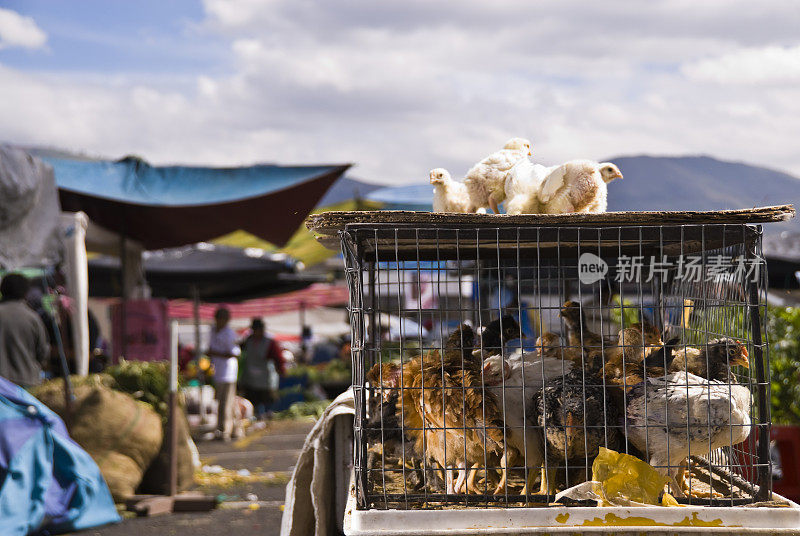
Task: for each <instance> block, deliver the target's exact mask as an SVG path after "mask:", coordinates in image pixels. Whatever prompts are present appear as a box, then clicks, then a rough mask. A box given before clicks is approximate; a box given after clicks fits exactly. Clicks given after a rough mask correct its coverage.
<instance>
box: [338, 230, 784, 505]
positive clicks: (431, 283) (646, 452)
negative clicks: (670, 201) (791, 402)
mask: <svg viewBox="0 0 800 536" xmlns="http://www.w3.org/2000/svg"><path fill="white" fill-rule="evenodd" d="M340 238H341V244H342V250H343V254H344V258H345V265H346V274H347V278H348V283H349V288H350V293H351V300H350V315H351V325H352V357H353V384H354V386H353V387H354V394H355V405H356V416H355V426H354V441H355V448H354V450H355V471H356V499H357V504H358V507H359V508H361V509H371V508H399V509H410V508H442V507H448V506H449V507H455V506H469V507H479V506H530V505H532V504H533V505H536V504H540V505H542V506H544V505H547V504H550V503H552V502H553V501H554V499H555V495H556V493H557V492H559V491H562V490H565V489H568V488H571V487H572V486H575V485H578V484H580V483H582V482H586V481H590V480H592V478H593V463H594V461H595V459H596V458H597V456H598V454H599V453H600V452H605V451H603V450H602V449H604V448H607V449H610V450H612V451H616V452H619V453H625V454H629V455H632V456H635V457H637V458H639V459H641V460H644V461H646V462H648V463H650V464H651V465H652V466H653V467H654V468H655V469H656V472H657V476H658V478H659V479H662V480H657V482H656V487H657V488H658V491H659V492H660V491H661V490H662V489H663V490H665V491H668V492H669V493H671V494H672V495H673V496H675V497H676V498H677V499H678V501H679V502H683V503H689V504H701V505H702V504H706V505H709V504H713V505H739V504H750V503H754V502H757V501H761V500H764V499H766V498H768V497H769V496H770V492H771V488H770V486H771V473H770V461H769V452H768V447H769V441H768V437H769V436H768V434H769V407H768V402H769V398H768V389H769V386H768V380H769V379H768V371H769V367H768V351H767V344H766V341H765V340H764V339H763V332H764V326H765V316H766V296H765V292H766V290H765V281H766V269H765V263H764V260H763V258H762V256H761V250H760V248H761V228H760V227H759V226H754V225H746V224H736V225H733V224H719V225H715V224H703V225H669V226H667V225H665V226H613V227H611V226H592V227H573V226H557V227H556V226H552V227H547V226H519V227H487V226H475V225H473V226H470V225H463V226H458V225H452V226H451V225H448V226H447V227H431V226H413V225H406V226H403V225H396V224H391V225H388V224H386V225H385V224H350V225H347V226H346V228H345V230H344V231H342V232H340ZM631 498H632V499H635V498H633V497H631ZM563 503H566V504H576V503H578V504H595V503H594V502H588V501H586V500H585V498H584V499H580V498H579V499H576V500H570V499H568V498H565V499H562V504H563Z"/></svg>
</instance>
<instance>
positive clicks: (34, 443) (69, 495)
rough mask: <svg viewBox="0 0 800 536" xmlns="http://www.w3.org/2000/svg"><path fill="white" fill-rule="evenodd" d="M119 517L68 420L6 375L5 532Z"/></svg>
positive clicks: (82, 525)
mask: <svg viewBox="0 0 800 536" xmlns="http://www.w3.org/2000/svg"><path fill="white" fill-rule="evenodd" d="M119 519H120V518H119V516H118V515H117V510H116V508H115V507H114V501H113V500H112V498H111V493H109V491H108V486H106V482H105V480H103V476H102V475H101V474H100V469H99V468H98V467H97V464H95V462H94V460H92V458H91V457H90V456H89V455H88V454H87V453H86V451H84V450H83V449H82V448H81V447H79V446H78V444H77V443H75V442H74V441H73V440H72V439H70V437H69V434H68V433H67V428H66V427H65V426H64V422H63V421H62V420H61V419H60V418H59V417H58V415H56V414H55V413H53V412H52V411H51V410H50V409H48V408H47V406H45V405H44V404H42V403H41V402H39V401H38V400H36V399H35V398H34V397H33V396H32V395H30V394H29V393H28V392H27V391H25V390H24V389H22V388H21V387H18V386H16V385H14V384H13V383H11V382H10V381H8V380H6V379H5V378H0V529H1V530H0V533H2V534H3V536H26V535H29V534H61V533H64V532H72V531H74V530H81V529H87V528H91V527H96V526H98V525H105V524H106V523H115V522H117V521H119Z"/></svg>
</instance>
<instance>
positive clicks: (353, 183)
mask: <svg viewBox="0 0 800 536" xmlns="http://www.w3.org/2000/svg"><path fill="white" fill-rule="evenodd" d="M380 188H383V186H381V185H380V184H373V183H371V182H364V181H360V180H357V179H351V178H349V177H342V178H341V179H339V180H338V181H336V182H335V183H334V185H333V186H331V187H330V189H329V190H328V191H327V192H326V193H325V195H324V196H323V198H322V199H320V201H319V203H317V208H322V207H327V206H330V205H335V204H338V203H342V202H343V201H349V200H350V199H355V198H356V197H361V198H362V199H363V198H365V197H366V196H367V194H368V193H370V192H373V191H375V190H379V189H380Z"/></svg>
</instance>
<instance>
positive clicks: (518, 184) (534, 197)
mask: <svg viewBox="0 0 800 536" xmlns="http://www.w3.org/2000/svg"><path fill="white" fill-rule="evenodd" d="M556 167H557V166H552V167H547V166H543V165H541V164H533V163H532V162H531V161H530V160H528V159H527V158H523V159H522V160H520V161H519V162H517V163H516V164H515V165H514V167H513V168H511V171H510V172H509V174H508V177H507V178H506V186H505V190H506V201H505V209H506V214H538V213H539V197H538V194H539V189H540V188H541V186H542V181H544V179H545V177H547V175H549V174H550V172H551V171H553V170H554V169H555V168H556Z"/></svg>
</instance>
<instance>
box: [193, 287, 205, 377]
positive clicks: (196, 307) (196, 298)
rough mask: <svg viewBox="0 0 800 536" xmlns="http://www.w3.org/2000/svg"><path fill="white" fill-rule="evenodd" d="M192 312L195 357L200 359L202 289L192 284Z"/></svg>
mask: <svg viewBox="0 0 800 536" xmlns="http://www.w3.org/2000/svg"><path fill="white" fill-rule="evenodd" d="M192 313H193V314H194V358H195V359H197V360H198V361H199V360H200V356H201V355H202V351H201V350H200V291H199V290H198V288H197V285H192ZM204 383H205V382H204Z"/></svg>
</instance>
